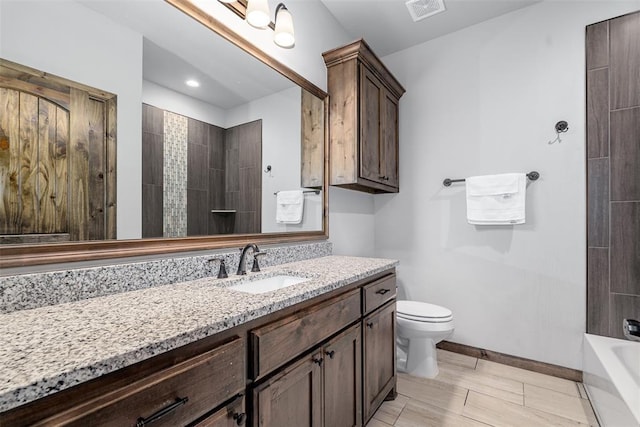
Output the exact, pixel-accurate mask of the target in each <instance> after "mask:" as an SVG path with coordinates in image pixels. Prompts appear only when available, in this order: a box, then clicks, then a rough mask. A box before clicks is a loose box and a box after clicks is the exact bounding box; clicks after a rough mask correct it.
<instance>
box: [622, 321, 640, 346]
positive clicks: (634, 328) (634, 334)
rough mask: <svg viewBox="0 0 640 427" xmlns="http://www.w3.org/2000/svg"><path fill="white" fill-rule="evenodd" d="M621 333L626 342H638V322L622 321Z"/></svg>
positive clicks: (639, 336) (639, 332) (639, 325)
mask: <svg viewBox="0 0 640 427" xmlns="http://www.w3.org/2000/svg"><path fill="white" fill-rule="evenodd" d="M622 332H623V333H624V336H625V337H627V339H628V340H631V341H640V322H638V321H637V320H633V319H624V320H623V321H622Z"/></svg>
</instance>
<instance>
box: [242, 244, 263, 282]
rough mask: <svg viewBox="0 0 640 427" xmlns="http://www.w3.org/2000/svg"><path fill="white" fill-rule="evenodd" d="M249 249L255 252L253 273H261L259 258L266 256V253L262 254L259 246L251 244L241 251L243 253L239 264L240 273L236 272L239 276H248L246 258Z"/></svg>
mask: <svg viewBox="0 0 640 427" xmlns="http://www.w3.org/2000/svg"><path fill="white" fill-rule="evenodd" d="M249 249H252V250H253V267H251V271H252V272H254V273H255V272H258V271H260V266H259V265H258V256H260V255H266V253H265V252H260V248H258V245H256V244H255V243H249V244H248V245H246V246H245V247H244V248H241V249H240V250H241V251H242V253H241V254H240V262H239V263H238V271H237V272H236V274H238V275H239V276H242V275H245V274H247V269H246V263H247V262H246V260H245V258H246V256H247V251H248V250H249Z"/></svg>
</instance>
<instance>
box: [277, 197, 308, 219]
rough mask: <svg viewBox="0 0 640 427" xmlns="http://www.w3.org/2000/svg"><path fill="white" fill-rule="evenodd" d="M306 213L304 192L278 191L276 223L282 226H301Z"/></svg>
mask: <svg viewBox="0 0 640 427" xmlns="http://www.w3.org/2000/svg"><path fill="white" fill-rule="evenodd" d="M303 211H304V194H303V193H302V190H292V191H278V194H277V196H276V222H277V223H280V224H300V223H301V222H302V212H303Z"/></svg>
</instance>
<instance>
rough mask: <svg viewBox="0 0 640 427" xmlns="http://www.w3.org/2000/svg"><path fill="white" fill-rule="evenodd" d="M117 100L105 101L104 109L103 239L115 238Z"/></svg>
mask: <svg viewBox="0 0 640 427" xmlns="http://www.w3.org/2000/svg"><path fill="white" fill-rule="evenodd" d="M117 107H118V105H117V100H116V98H115V97H113V98H111V99H108V100H107V101H105V108H106V112H107V114H106V123H107V135H106V138H107V140H106V144H107V147H106V151H107V152H106V161H107V164H106V179H105V185H106V188H105V193H106V194H105V203H106V206H105V221H106V223H105V233H106V234H105V236H104V238H105V239H116V238H117V231H118V230H117V210H118V209H117V200H118V191H117V190H118V189H117V170H118V167H117V166H118V165H117V162H118V155H117V154H118V153H117V146H118V143H117V133H118V118H117V110H118V109H117Z"/></svg>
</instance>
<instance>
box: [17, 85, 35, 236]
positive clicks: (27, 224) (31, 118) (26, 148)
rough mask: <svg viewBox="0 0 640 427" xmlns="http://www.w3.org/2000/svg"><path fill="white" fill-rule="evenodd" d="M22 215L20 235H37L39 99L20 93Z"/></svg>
mask: <svg viewBox="0 0 640 427" xmlns="http://www.w3.org/2000/svg"><path fill="white" fill-rule="evenodd" d="M20 154H21V155H20V176H19V180H20V199H21V205H22V210H21V213H20V232H19V234H30V233H37V231H38V228H37V223H38V203H37V200H36V198H37V194H36V192H37V174H36V170H37V169H36V168H37V165H38V98H37V97H35V96H33V95H29V94H27V93H24V92H22V93H20Z"/></svg>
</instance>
